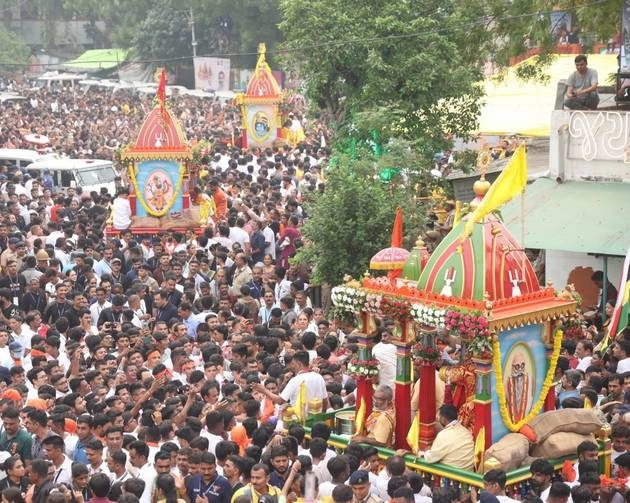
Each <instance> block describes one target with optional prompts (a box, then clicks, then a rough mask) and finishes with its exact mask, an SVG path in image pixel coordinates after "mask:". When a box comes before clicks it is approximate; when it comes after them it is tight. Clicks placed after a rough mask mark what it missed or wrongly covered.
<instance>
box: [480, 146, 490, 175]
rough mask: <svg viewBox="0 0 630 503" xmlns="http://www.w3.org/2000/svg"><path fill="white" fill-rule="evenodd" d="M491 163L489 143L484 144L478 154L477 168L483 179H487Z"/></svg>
mask: <svg viewBox="0 0 630 503" xmlns="http://www.w3.org/2000/svg"><path fill="white" fill-rule="evenodd" d="M489 164H490V149H489V148H488V145H484V146H483V148H482V149H481V150H480V151H479V154H477V169H478V170H479V174H480V175H481V180H485V179H486V173H487V172H488V165H489Z"/></svg>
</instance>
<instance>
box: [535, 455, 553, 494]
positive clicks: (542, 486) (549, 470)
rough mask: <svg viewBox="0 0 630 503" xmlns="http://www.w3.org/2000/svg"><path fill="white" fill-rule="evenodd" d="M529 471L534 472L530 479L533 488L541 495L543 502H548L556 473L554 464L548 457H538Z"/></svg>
mask: <svg viewBox="0 0 630 503" xmlns="http://www.w3.org/2000/svg"><path fill="white" fill-rule="evenodd" d="M529 471H530V472H531V474H532V478H531V479H530V483H531V485H532V489H533V490H534V492H535V493H536V494H539V495H540V496H539V497H540V499H541V500H542V501H543V503H544V502H546V501H547V498H548V497H549V490H550V489H551V480H552V479H553V475H554V469H553V465H552V464H551V463H550V462H549V461H547V460H546V459H536V460H534V461H533V462H532V464H531V465H530V467H529Z"/></svg>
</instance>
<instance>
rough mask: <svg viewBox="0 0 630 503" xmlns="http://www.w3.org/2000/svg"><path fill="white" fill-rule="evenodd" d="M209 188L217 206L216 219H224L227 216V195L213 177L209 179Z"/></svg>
mask: <svg viewBox="0 0 630 503" xmlns="http://www.w3.org/2000/svg"><path fill="white" fill-rule="evenodd" d="M210 190H211V191H212V197H213V198H214V204H216V206H217V214H216V218H217V220H224V219H225V217H226V216H227V210H228V207H227V195H226V194H225V192H223V190H222V189H221V187H220V186H219V181H218V180H217V179H216V178H215V179H212V180H210Z"/></svg>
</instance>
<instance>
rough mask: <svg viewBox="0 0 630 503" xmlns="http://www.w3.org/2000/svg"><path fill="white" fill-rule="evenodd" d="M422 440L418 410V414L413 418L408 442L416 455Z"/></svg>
mask: <svg viewBox="0 0 630 503" xmlns="http://www.w3.org/2000/svg"><path fill="white" fill-rule="evenodd" d="M419 442H420V413H419V412H416V416H415V417H414V418H413V422H412V423H411V428H409V433H407V443H408V444H409V447H410V448H411V452H413V455H414V456H415V455H416V454H417V453H418V443H419Z"/></svg>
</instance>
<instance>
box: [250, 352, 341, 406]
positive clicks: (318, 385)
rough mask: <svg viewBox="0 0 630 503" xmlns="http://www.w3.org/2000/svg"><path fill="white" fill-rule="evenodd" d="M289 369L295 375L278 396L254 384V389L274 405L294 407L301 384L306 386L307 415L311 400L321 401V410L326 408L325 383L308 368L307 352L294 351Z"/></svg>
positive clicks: (326, 394)
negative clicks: (288, 404) (286, 404)
mask: <svg viewBox="0 0 630 503" xmlns="http://www.w3.org/2000/svg"><path fill="white" fill-rule="evenodd" d="M289 368H290V369H291V370H292V371H293V373H294V374H295V376H294V377H292V378H291V379H290V380H289V382H288V383H287V385H286V387H285V388H284V389H283V390H282V392H281V393H280V394H279V395H276V394H275V393H272V392H271V391H270V390H269V389H267V388H266V387H265V386H263V385H262V384H254V389H255V390H256V391H258V392H259V393H262V394H264V395H265V396H267V397H269V398H270V399H271V400H272V401H273V402H274V403H277V404H278V405H283V404H285V403H290V404H291V405H293V406H295V404H296V403H297V401H298V396H299V394H300V388H301V385H302V383H305V385H306V397H305V402H306V403H305V409H306V414H308V404H309V403H310V401H311V400H313V399H316V398H318V399H320V400H321V401H322V410H326V409H327V408H328V392H327V391H326V382H325V381H324V378H323V377H322V376H321V375H319V374H318V373H316V372H313V371H312V370H311V369H310V367H309V354H308V352H307V351H296V352H295V353H294V354H293V358H292V359H291V363H289Z"/></svg>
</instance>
